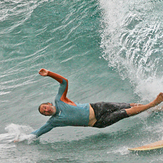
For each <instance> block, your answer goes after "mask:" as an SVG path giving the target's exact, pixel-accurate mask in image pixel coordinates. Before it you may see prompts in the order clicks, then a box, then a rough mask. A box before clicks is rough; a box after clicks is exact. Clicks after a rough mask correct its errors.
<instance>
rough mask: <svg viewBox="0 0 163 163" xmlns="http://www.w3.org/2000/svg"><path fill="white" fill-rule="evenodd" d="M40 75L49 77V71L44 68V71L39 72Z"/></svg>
mask: <svg viewBox="0 0 163 163" xmlns="http://www.w3.org/2000/svg"><path fill="white" fill-rule="evenodd" d="M39 74H40V75H41V76H47V75H48V70H46V69H44V68H42V69H41V70H40V71H39Z"/></svg>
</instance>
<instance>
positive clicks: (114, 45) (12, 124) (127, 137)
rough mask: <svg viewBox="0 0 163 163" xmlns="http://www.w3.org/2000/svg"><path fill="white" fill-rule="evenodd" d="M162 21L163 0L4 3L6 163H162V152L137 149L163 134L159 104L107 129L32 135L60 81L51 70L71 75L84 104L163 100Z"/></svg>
mask: <svg viewBox="0 0 163 163" xmlns="http://www.w3.org/2000/svg"><path fill="white" fill-rule="evenodd" d="M162 20H163V0H132V1H131V0H114V1H113V0H89V1H88V0H76V1H75V0H73V1H70V0H1V1H0V163H147V162H148V163H162V162H163V150H162V149H160V150H154V151H151V152H149V151H148V152H130V151H129V150H128V148H132V147H137V146H141V145H145V144H148V143H153V142H155V141H158V140H162V139H163V112H161V111H157V112H153V111H152V110H153V109H150V110H148V111H145V112H143V113H141V114H139V115H136V116H134V117H130V118H127V119H124V120H121V121H120V122H118V123H116V124H114V125H112V126H110V127H107V128H105V129H96V128H91V127H63V128H55V129H53V130H52V131H50V132H49V133H47V134H45V135H42V136H41V137H40V138H39V139H37V140H32V139H31V138H30V136H29V134H30V133H31V132H32V131H34V130H36V129H38V128H39V127H41V126H42V125H43V124H44V123H45V122H46V121H47V120H48V117H45V116H42V115H40V114H39V112H38V110H37V108H38V106H39V105H40V103H42V102H47V101H49V102H53V101H54V97H55V95H56V93H57V91H58V87H59V84H58V83H57V82H56V81H55V80H53V79H51V78H48V77H41V76H40V75H39V74H38V71H39V70H40V69H41V68H46V69H48V70H50V71H53V72H56V73H59V74H61V75H63V76H64V77H66V78H68V79H69V92H68V97H69V98H70V99H71V100H72V101H75V102H79V103H87V102H88V103H91V102H99V101H112V102H127V103H133V102H135V103H144V104H145V103H148V102H150V101H151V100H153V99H154V98H155V97H156V96H157V94H158V93H159V92H161V91H163V21H162ZM159 108H161V105H160V106H159ZM15 139H19V142H17V143H14V142H13V141H14V140H15Z"/></svg>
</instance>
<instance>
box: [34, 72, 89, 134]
mask: <svg viewBox="0 0 163 163" xmlns="http://www.w3.org/2000/svg"><path fill="white" fill-rule="evenodd" d="M48 76H50V77H52V78H53V79H55V80H57V81H58V82H59V83H60V87H59V91H58V94H57V95H56V98H55V107H56V114H55V115H53V116H51V118H50V119H49V120H48V121H47V122H46V124H45V125H43V126H42V127H41V128H39V129H38V130H36V131H34V132H32V134H34V135H36V137H39V136H41V135H42V134H45V133H47V132H48V131H50V130H51V129H53V128H54V127H60V126H88V123H89V103H86V104H78V103H74V102H72V101H71V100H69V99H68V98H67V97H66V95H67V91H68V80H67V79H66V78H64V77H63V76H61V75H58V74H56V73H53V72H50V71H49V72H48Z"/></svg>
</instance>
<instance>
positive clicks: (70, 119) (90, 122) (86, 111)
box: [32, 69, 163, 137]
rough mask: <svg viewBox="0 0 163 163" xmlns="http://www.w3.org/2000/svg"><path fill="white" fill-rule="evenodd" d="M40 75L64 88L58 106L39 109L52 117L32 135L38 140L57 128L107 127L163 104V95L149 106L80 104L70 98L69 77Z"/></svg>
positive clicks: (50, 74) (46, 72)
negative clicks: (51, 79)
mask: <svg viewBox="0 0 163 163" xmlns="http://www.w3.org/2000/svg"><path fill="white" fill-rule="evenodd" d="M39 74H40V75H41V76H44V77H45V76H48V77H51V78H53V79H55V80H56V81H58V82H59V83H60V87H59V91H58V94H57V95H56V98H55V105H53V104H52V103H49V102H48V103H42V104H41V105H40V106H39V108H38V109H39V112H40V113H41V114H43V115H45V116H51V117H50V119H49V120H48V121H47V122H46V123H45V125H43V126H42V127H41V128H39V129H38V130H36V131H33V132H32V134H34V135H35V136H36V137H39V136H41V135H42V134H45V133H47V132H48V131H50V130H51V129H53V128H54V127H62V126H91V127H97V128H104V127H107V126H109V125H112V124H113V123H116V122H118V121H119V120H121V119H123V118H127V117H130V116H133V115H136V114H138V113H140V112H142V111H145V110H147V109H149V108H151V107H154V106H156V105H158V104H159V103H161V102H162V101H163V93H159V94H158V96H157V97H156V99H155V100H153V101H152V102H150V103H148V104H146V105H142V104H136V103H130V104H127V103H110V102H98V103H86V104H79V103H75V102H73V101H71V100H70V99H68V98H67V92H68V80H67V79H66V78H64V77H63V76H61V75H59V74H56V73H54V72H51V71H48V70H46V69H41V70H40V71H39Z"/></svg>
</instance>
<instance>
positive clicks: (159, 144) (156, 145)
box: [128, 140, 163, 151]
mask: <svg viewBox="0 0 163 163" xmlns="http://www.w3.org/2000/svg"><path fill="white" fill-rule="evenodd" d="M159 148H163V140H160V141H156V142H154V143H151V144H147V145H143V146H140V147H135V148H129V149H128V150H130V151H147V150H154V149H159Z"/></svg>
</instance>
